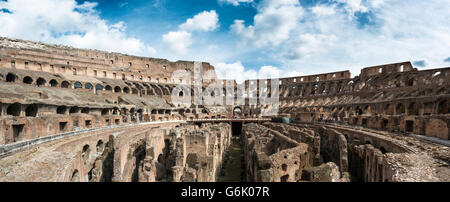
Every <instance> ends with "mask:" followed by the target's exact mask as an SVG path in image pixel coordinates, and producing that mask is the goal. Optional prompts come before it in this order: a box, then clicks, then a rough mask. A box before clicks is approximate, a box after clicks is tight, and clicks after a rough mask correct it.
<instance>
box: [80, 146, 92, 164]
mask: <svg viewBox="0 0 450 202" xmlns="http://www.w3.org/2000/svg"><path fill="white" fill-rule="evenodd" d="M90 151H91V150H90V149H89V145H84V146H83V150H82V151H81V159H82V160H83V163H84V164H86V161H87V160H88V159H89V153H90Z"/></svg>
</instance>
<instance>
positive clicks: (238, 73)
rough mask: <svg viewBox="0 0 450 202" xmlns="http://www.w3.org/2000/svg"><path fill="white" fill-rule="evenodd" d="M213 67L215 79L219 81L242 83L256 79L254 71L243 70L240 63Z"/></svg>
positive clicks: (219, 64) (218, 64)
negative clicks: (226, 80)
mask: <svg viewBox="0 0 450 202" xmlns="http://www.w3.org/2000/svg"><path fill="white" fill-rule="evenodd" d="M213 65H214V67H215V69H216V73H217V77H218V78H220V79H231V80H236V81H237V82H238V83H242V82H243V81H245V80H248V79H254V78H257V73H256V71H254V70H245V68H244V66H243V65H242V63H241V62H240V61H237V62H235V63H231V64H227V63H215V64H213Z"/></svg>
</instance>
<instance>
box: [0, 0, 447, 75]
mask: <svg viewBox="0 0 450 202" xmlns="http://www.w3.org/2000/svg"><path fill="white" fill-rule="evenodd" d="M36 2H37V1H35V0H8V1H5V0H3V1H0V27H7V29H0V36H6V37H12V38H21V39H27V40H35V41H43V42H48V43H58V44H65V45H71V46H74V47H79V48H94V49H100V50H106V51H114V52H121V53H128V54H133V55H140V56H147V57H158V58H166V59H169V60H173V61H175V60H191V61H192V60H197V61H206V62H210V63H212V64H213V65H214V66H215V67H216V69H217V71H218V74H219V76H220V77H222V78H229V79H237V80H243V79H248V78H255V77H264V75H278V76H282V77H286V76H297V75H304V74H315V73H325V72H332V71H340V70H347V69H349V70H351V71H352V74H353V75H356V74H359V71H360V68H362V67H365V66H372V65H379V64H386V63H394V62H402V61H411V62H413V64H414V65H415V67H418V68H420V69H427V68H437V67H447V66H450V61H449V59H448V58H449V57H450V45H449V44H450V21H449V19H450V1H442V0H427V1H422V0H401V1H398V0H134V1H131V0H129V1H126V0H99V1H94V0H91V1H84V0H39V3H36Z"/></svg>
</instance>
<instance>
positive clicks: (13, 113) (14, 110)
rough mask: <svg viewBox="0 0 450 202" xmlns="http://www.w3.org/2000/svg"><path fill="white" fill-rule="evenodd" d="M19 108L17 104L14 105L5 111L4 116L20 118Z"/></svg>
mask: <svg viewBox="0 0 450 202" xmlns="http://www.w3.org/2000/svg"><path fill="white" fill-rule="evenodd" d="M21 108H22V106H21V105H20V104H19V103H14V104H12V105H10V106H9V107H8V108H7V109H6V114H7V115H11V116H20V111H21Z"/></svg>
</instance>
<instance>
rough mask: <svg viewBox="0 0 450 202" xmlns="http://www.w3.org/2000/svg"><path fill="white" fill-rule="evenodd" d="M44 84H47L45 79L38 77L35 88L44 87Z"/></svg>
mask: <svg viewBox="0 0 450 202" xmlns="http://www.w3.org/2000/svg"><path fill="white" fill-rule="evenodd" d="M46 82H47V81H46V80H45V79H43V78H40V77H39V78H38V79H37V80H36V85H37V86H44V85H45V83H46Z"/></svg>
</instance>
